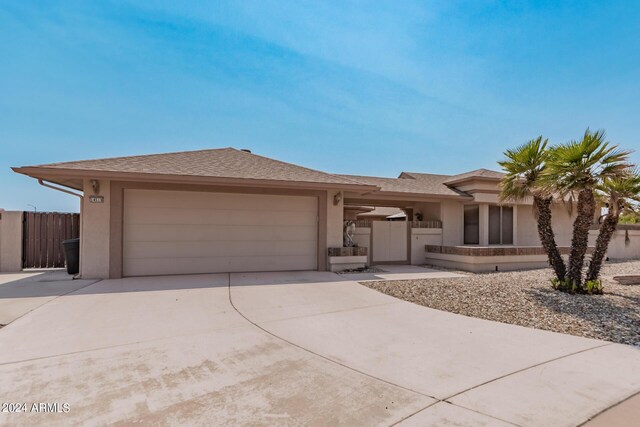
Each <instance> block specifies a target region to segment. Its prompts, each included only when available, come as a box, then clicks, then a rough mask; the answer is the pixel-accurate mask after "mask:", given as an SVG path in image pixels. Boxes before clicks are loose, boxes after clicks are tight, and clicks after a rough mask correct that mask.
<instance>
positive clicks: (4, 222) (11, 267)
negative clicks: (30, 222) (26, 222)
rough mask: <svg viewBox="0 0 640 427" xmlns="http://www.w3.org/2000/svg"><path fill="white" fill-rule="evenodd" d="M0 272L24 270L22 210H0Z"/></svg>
mask: <svg viewBox="0 0 640 427" xmlns="http://www.w3.org/2000/svg"><path fill="white" fill-rule="evenodd" d="M0 215H1V216H2V217H1V218H0V272H3V273H9V272H16V271H21V270H22V211H5V210H0Z"/></svg>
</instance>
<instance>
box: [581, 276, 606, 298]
mask: <svg viewBox="0 0 640 427" xmlns="http://www.w3.org/2000/svg"><path fill="white" fill-rule="evenodd" d="M584 288H585V289H584V290H585V291H586V293H588V294H589V295H602V293H603V286H602V281H601V280H599V279H596V280H587V281H585V282H584Z"/></svg>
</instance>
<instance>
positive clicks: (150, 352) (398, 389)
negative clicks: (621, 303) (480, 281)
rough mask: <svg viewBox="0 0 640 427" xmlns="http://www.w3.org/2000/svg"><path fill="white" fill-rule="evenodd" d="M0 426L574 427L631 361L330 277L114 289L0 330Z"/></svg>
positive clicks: (237, 277) (629, 389) (605, 349)
mask: <svg viewBox="0 0 640 427" xmlns="http://www.w3.org/2000/svg"><path fill="white" fill-rule="evenodd" d="M0 390H2V392H3V393H2V394H3V398H4V399H5V400H8V401H13V402H26V403H28V406H30V405H31V404H32V403H39V402H48V403H60V404H62V403H68V404H69V409H70V410H69V412H68V413H54V414H51V413H28V414H24V413H14V414H6V413H0V424H5V423H11V424H23V425H34V424H47V425H56V424H57V425H68V424H78V423H87V422H91V423H92V424H107V423H132V422H145V423H162V424H165V423H166V424H215V425H237V424H253V425H273V424H279V425H308V424H311V425H393V424H397V423H402V425H421V426H423V425H443V424H446V423H451V424H455V423H457V424H456V425H501V424H503V425H513V424H517V425H567V426H569V425H576V424H579V423H580V422H583V421H586V420H587V418H589V417H590V416H591V415H594V414H596V413H598V412H600V411H602V410H603V409H606V408H607V407H609V406H612V405H613V404H615V403H617V402H619V401H621V400H623V399H625V398H626V397H628V396H630V395H632V394H633V393H635V392H637V391H638V390H640V351H638V350H637V349H634V348H631V347H626V346H621V345H615V344H610V343H605V342H601V341H595V340H588V339H582V338H576V337H570V336H565V335H560V334H554V333H550V332H544V331H536V330H532V329H526V328H521V327H517V326H510V325H503V324H499V323H494V322H488V321H483V320H478V319H472V318H467V317H463V316H458V315H454V314H450V313H444V312H439V311H436V310H431V309H428V308H424V307H420V306H417V305H413V304H410V303H406V302H403V301H399V300H397V299H394V298H391V297H389V296H386V295H383V294H380V293H378V292H376V291H373V290H371V289H368V288H366V287H364V286H362V285H359V284H357V283H355V282H353V281H350V280H348V279H345V277H344V276H338V275H335V274H331V273H321V272H296V273H260V274H257V273H256V274H231V275H229V274H212V275H195V276H180V277H155V278H154V277H149V278H135V279H134V278H129V279H122V280H105V281H101V282H97V283H94V284H91V285H89V286H86V287H83V288H81V289H79V290H77V291H75V292H71V293H69V294H67V295H63V296H59V297H57V298H54V299H51V300H50V301H49V302H48V303H46V304H44V305H42V306H40V307H39V308H37V309H35V310H33V311H31V312H29V313H28V314H26V315H24V316H22V317H20V318H18V319H17V320H15V321H14V322H12V323H11V324H9V325H8V326H6V327H4V328H3V329H0Z"/></svg>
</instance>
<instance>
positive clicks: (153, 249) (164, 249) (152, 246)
mask: <svg viewBox="0 0 640 427" xmlns="http://www.w3.org/2000/svg"><path fill="white" fill-rule="evenodd" d="M125 250H126V252H127V254H128V258H129V259H148V258H172V257H177V255H176V254H177V253H178V254H179V257H203V256H205V257H207V256H220V257H225V256H228V257H238V256H245V257H259V256H262V255H264V254H266V253H268V254H270V255H274V256H293V255H295V256H299V255H304V256H310V257H315V256H316V246H315V244H313V243H309V242H308V241H282V242H270V241H263V242H260V241H244V242H238V241H202V242H127V243H125Z"/></svg>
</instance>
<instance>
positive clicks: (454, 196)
mask: <svg viewBox="0 0 640 427" xmlns="http://www.w3.org/2000/svg"><path fill="white" fill-rule="evenodd" d="M375 194H376V195H380V196H389V197H399V198H406V197H415V198H422V199H425V198H428V199H458V200H461V199H462V200H473V196H470V195H465V194H436V193H410V192H404V191H384V190H380V191H376V193H375Z"/></svg>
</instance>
